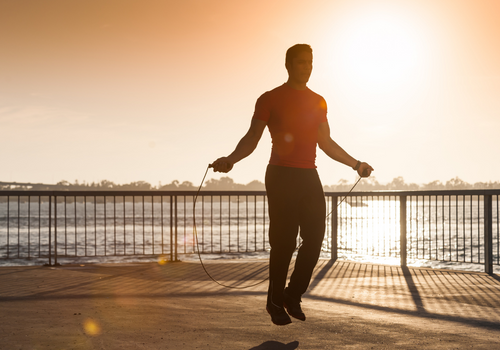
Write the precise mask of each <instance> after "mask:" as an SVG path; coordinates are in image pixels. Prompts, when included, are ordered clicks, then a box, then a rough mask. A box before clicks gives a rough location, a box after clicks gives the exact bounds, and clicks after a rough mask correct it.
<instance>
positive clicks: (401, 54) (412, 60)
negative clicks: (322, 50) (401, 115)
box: [332, 11, 429, 111]
mask: <svg viewBox="0 0 500 350" xmlns="http://www.w3.org/2000/svg"><path fill="white" fill-rule="evenodd" d="M335 32H336V37H335V44H334V46H335V47H334V52H332V54H333V55H334V57H335V60H336V62H337V67H336V68H335V77H336V78H337V79H339V83H341V84H342V86H343V89H344V91H345V92H346V94H348V95H349V96H348V97H349V98H350V99H352V100H353V101H357V102H356V103H358V104H359V102H360V101H363V104H364V105H365V107H367V109H368V108H369V110H371V111H374V110H375V111H377V109H379V108H381V109H382V111H386V109H387V108H391V107H390V106H393V107H395V106H397V105H398V104H400V103H404V102H401V101H404V100H405V99H407V98H408V97H409V96H413V95H415V92H416V91H417V90H419V89H422V87H423V84H422V81H423V79H424V78H425V74H426V70H427V68H428V61H429V57H428V56H429V49H428V48H427V44H428V39H429V38H428V37H427V35H426V34H425V28H422V25H421V24H420V23H418V21H416V18H415V16H414V15H412V14H410V13H396V12H390V11H367V12H365V13H362V14H360V13H357V14H356V15H352V16H351V17H350V18H344V21H343V22H342V23H340V24H337V26H336V29H335ZM377 107H379V108H377Z"/></svg>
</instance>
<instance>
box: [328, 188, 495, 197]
mask: <svg viewBox="0 0 500 350" xmlns="http://www.w3.org/2000/svg"><path fill="white" fill-rule="evenodd" d="M325 195H327V196H346V195H347V196H455V195H458V196H462V195H465V196H478V195H479V196H483V195H500V189H490V190H486V189H476V190H475V189H470V190H414V191H399V190H392V191H353V192H351V193H350V194H346V192H325Z"/></svg>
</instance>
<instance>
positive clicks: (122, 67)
mask: <svg viewBox="0 0 500 350" xmlns="http://www.w3.org/2000/svg"><path fill="white" fill-rule="evenodd" d="M499 16H500V1H497V0H474V1H472V0H467V1H463V0H381V1H368V0H364V1H361V0H338V1H331V0H325V1H322V0H309V1H307V2H304V1H293V0H292V1H290V0H273V1H268V0H253V1H240V0H210V1H208V0H183V1H166V0H164V1H159V0H116V1H114V0H99V1H94V0H85V1H67V0H60V1H59V0H54V1H52V0H0V133H1V137H0V158H1V161H0V181H16V182H34V183H40V182H41V183H49V184H50V183H57V182H59V181H61V180H66V181H69V182H74V181H75V180H78V181H79V182H83V181H85V182H99V181H101V180H109V181H113V182H115V183H120V184H124V183H129V182H133V181H147V182H149V183H151V184H152V185H155V186H156V185H159V184H160V183H161V184H167V183H171V182H172V181H174V180H178V181H180V182H183V181H190V182H192V183H193V184H195V185H198V184H199V182H200V181H201V179H202V177H203V174H204V172H205V170H206V167H207V165H208V164H209V163H211V162H213V161H214V160H215V159H217V158H219V157H221V156H226V155H228V154H229V153H231V152H232V151H233V149H234V148H235V146H236V144H237V142H238V141H239V140H240V138H241V137H242V136H243V135H244V134H245V132H246V131H247V129H248V127H249V125H250V120H251V117H252V114H253V110H254V106H255V101H256V99H257V98H258V97H259V96H260V95H261V94H262V93H264V92H265V91H269V90H271V89H273V88H275V87H277V86H279V85H281V84H283V83H284V82H285V81H286V79H287V73H286V70H285V67H284V60H285V52H286V50H287V49H288V48H289V47H290V46H292V45H294V44H296V43H308V44H310V45H311V46H312V48H313V55H314V69H313V73H312V76H311V79H310V81H309V84H308V86H309V88H310V89H311V90H313V91H315V92H317V93H319V94H320V95H322V96H323V97H324V98H325V99H326V101H327V104H328V120H329V124H330V128H331V135H332V138H333V139H334V140H335V141H336V142H337V143H338V144H340V145H341V146H342V147H343V148H344V149H345V150H346V151H347V152H348V153H349V154H351V155H352V156H353V157H354V158H356V159H359V160H361V161H366V162H368V163H369V164H370V165H372V166H373V168H374V169H375V171H374V172H373V174H372V176H374V177H375V178H376V180H377V181H379V182H380V183H388V182H390V181H391V180H392V179H394V178H396V177H399V176H402V177H403V178H404V180H405V182H407V183H410V182H413V183H417V184H423V183H428V182H431V181H434V180H440V181H442V182H446V181H447V180H450V179H452V178H455V177H459V178H461V179H462V180H464V181H466V182H469V183H474V182H480V181H481V182H488V181H499V180H500V162H498V161H497V160H496V157H497V155H498V153H499V150H500V147H499V142H498V139H499V136H498V135H499V134H500V133H499V131H500V98H499V96H500V45H499V43H500V21H498V18H499ZM270 149H271V139H270V136H269V133H268V132H267V131H266V132H265V134H264V135H263V137H262V139H261V141H260V143H259V145H258V147H257V149H256V150H255V151H254V153H253V154H252V155H250V156H249V157H248V158H246V159H244V160H242V161H240V162H239V163H237V164H236V165H235V167H234V169H233V170H232V171H231V172H230V173H228V174H222V175H221V174H215V173H213V172H212V171H209V174H208V176H207V178H214V179H218V178H220V177H221V176H230V177H231V178H233V179H234V181H235V182H237V183H243V184H246V183H249V182H251V181H253V180H259V181H264V174H265V168H266V165H267V163H268V161H269V156H270ZM316 163H317V166H318V172H319V174H320V176H321V179H322V181H323V184H324V185H332V184H336V183H338V181H339V180H341V179H347V180H349V181H354V180H355V179H356V174H355V172H354V171H353V170H352V169H350V168H349V167H347V166H345V165H342V164H340V163H337V162H335V161H333V160H331V159H329V158H328V157H327V156H326V155H324V154H323V153H322V151H321V150H319V149H318V155H317V161H316Z"/></svg>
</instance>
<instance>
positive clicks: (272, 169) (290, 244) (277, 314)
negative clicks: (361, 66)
mask: <svg viewBox="0 0 500 350" xmlns="http://www.w3.org/2000/svg"><path fill="white" fill-rule="evenodd" d="M312 61H313V56H312V49H311V47H310V46H309V45H306V44H297V45H294V46H292V47H291V48H289V49H288V50H287V52H286V59H285V67H286V69H287V71H288V80H287V82H286V83H285V84H283V85H281V86H279V87H277V88H275V89H274V90H271V91H268V92H266V93H264V94H263V95H262V96H260V97H259V99H258V100H257V103H256V105H255V112H254V115H253V118H252V122H251V125H250V128H249V130H248V132H247V133H246V134H245V136H243V138H242V139H241V140H240V142H239V143H238V145H237V146H236V149H235V150H234V151H233V152H232V153H231V154H230V155H229V156H227V157H222V158H219V159H217V160H216V161H215V162H213V163H212V164H211V166H212V167H213V169H214V171H217V172H223V173H227V172H229V171H230V170H231V169H232V168H233V165H234V164H235V163H237V162H239V161H240V160H242V159H243V158H245V157H247V156H249V155H250V154H251V153H252V152H253V151H254V150H255V148H256V147H257V144H258V142H259V140H260V138H261V136H262V133H263V132H264V129H265V127H266V126H267V127H268V128H269V132H270V134H271V139H272V143H273V146H272V151H271V159H270V161H269V165H268V167H267V171H266V180H265V182H266V191H267V198H268V203H269V219H270V225H269V244H270V245H271V253H270V261H269V289H268V295H267V305H266V309H267V311H268V312H269V314H270V315H271V320H272V322H273V323H274V324H277V325H286V324H289V323H291V322H292V321H291V319H290V316H292V317H294V318H297V319H299V320H302V321H305V319H306V316H305V314H304V312H303V311H302V308H301V306H300V303H301V302H302V300H301V296H302V294H304V293H305V292H306V290H307V288H308V286H309V282H310V280H311V276H312V273H313V270H314V267H315V266H316V263H317V262H318V258H319V254H320V252H321V245H322V242H323V237H324V234H325V215H326V204H325V196H324V193H323V186H322V185H321V181H320V179H319V176H318V173H317V171H316V164H315V160H316V145H318V146H319V148H321V149H322V150H323V152H325V153H326V154H327V155H328V156H329V157H330V158H332V159H333V160H336V161H338V162H340V163H343V164H345V165H348V166H350V167H352V168H353V169H354V170H356V171H357V172H358V174H359V175H360V176H363V177H368V176H370V174H371V172H372V171H373V168H372V167H371V166H370V165H368V164H367V163H362V162H360V161H358V160H356V159H355V158H353V157H351V156H350V155H349V154H348V153H347V152H346V151H344V150H343V149H342V148H341V147H340V146H339V145H338V144H337V143H336V142H335V141H333V140H332V139H331V137H330V127H329V125H328V121H327V118H326V112H327V109H326V101H325V100H324V98H323V97H321V96H320V95H318V94H316V93H314V92H313V91H311V90H309V88H308V87H307V82H308V81H309V77H310V76H311V72H312ZM299 228H300V237H301V238H302V246H301V247H300V249H299V251H298V254H297V259H296V262H295V268H294V270H293V273H292V275H291V277H290V282H289V283H288V287H286V288H285V285H286V279H287V273H288V268H289V264H290V260H291V258H292V254H293V252H294V250H295V248H296V239H297V234H298V233H299ZM285 309H286V311H285ZM287 312H288V313H287ZM289 315H290V316H289Z"/></svg>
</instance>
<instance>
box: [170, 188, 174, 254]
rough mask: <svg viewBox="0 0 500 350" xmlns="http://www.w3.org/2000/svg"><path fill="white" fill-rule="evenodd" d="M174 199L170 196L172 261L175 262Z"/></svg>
mask: <svg viewBox="0 0 500 350" xmlns="http://www.w3.org/2000/svg"><path fill="white" fill-rule="evenodd" d="M173 203H174V197H173V195H170V261H174V236H173V230H174V208H173Z"/></svg>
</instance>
